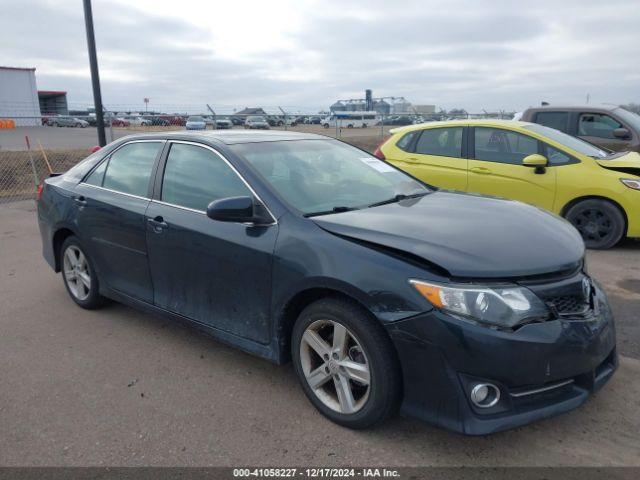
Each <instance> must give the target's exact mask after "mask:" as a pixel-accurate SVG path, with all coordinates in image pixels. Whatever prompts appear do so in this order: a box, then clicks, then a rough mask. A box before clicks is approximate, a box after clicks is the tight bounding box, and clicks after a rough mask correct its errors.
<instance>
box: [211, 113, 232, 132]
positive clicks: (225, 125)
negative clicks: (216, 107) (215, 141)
mask: <svg viewBox="0 0 640 480" xmlns="http://www.w3.org/2000/svg"><path fill="white" fill-rule="evenodd" d="M215 125H216V128H217V129H218V130H226V129H229V128H231V127H232V126H233V124H232V123H231V120H230V119H229V117H220V116H216V123H215Z"/></svg>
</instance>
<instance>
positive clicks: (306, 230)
mask: <svg viewBox="0 0 640 480" xmlns="http://www.w3.org/2000/svg"><path fill="white" fill-rule="evenodd" d="M38 221H39V225H40V231H41V235H42V241H43V252H44V257H45V259H46V260H47V262H48V263H49V264H50V265H51V267H52V268H53V269H54V270H55V271H57V272H62V279H63V281H64V284H65V286H66V289H67V291H68V293H69V295H70V297H71V299H72V300H73V301H74V302H75V303H77V304H78V305H79V306H80V307H83V308H89V309H93V308H98V307H100V306H101V305H103V304H104V303H105V302H106V301H107V299H112V300H117V301H120V302H123V303H125V304H128V305H131V306H134V307H136V308H140V309H143V310H146V311H149V312H152V313H154V314H157V315H163V316H167V317H170V318H172V319H175V320H179V321H184V322H187V323H190V324H192V325H195V326H196V327H198V328H200V329H202V330H204V331H206V332H208V333H210V334H211V335H213V336H215V337H216V338H218V339H220V340H221V341H224V342H226V343H229V344H231V345H234V346H236V347H239V348H242V349H243V350H245V351H247V352H250V353H253V354H256V355H259V356H261V357H264V358H266V359H269V360H271V361H273V362H276V363H285V362H288V361H293V365H294V368H295V371H296V374H297V375H298V378H299V380H300V383H301V385H302V388H303V390H304V392H305V394H306V395H307V397H308V398H309V400H310V401H311V403H313V405H314V406H315V407H316V408H317V409H318V410H319V411H320V412H321V413H322V414H323V415H325V416H326V417H328V418H330V419H331V420H333V421H334V422H337V423H339V424H341V425H345V426H347V427H351V428H364V427H368V426H371V425H373V424H375V423H377V422H380V421H382V420H384V419H385V418H387V417H389V416H390V415H392V414H393V413H394V412H396V411H397V410H398V409H401V410H402V411H403V412H404V413H405V414H407V415H411V416H413V417H416V418H419V419H423V420H426V421H429V422H432V423H434V424H437V425H440V426H442V427H446V428H449V429H452V430H455V431H458V432H463V433H467V434H485V433H490V432H494V431H498V430H503V429H506V428H512V427H515V426H519V425H523V424H526V423H529V422H531V421H533V420H536V419H541V418H547V417H549V416H552V415H556V414H559V413H561V412H565V411H568V410H571V409H573V408H576V407H578V406H579V405H581V404H582V403H583V402H585V400H586V399H587V398H588V397H589V396H590V394H591V393H592V392H594V391H596V390H598V389H599V388H600V387H602V385H604V384H605V383H606V382H607V380H608V379H609V378H610V377H611V376H612V375H613V373H614V371H615V369H616V366H617V356H616V349H615V329H614V323H613V318H612V315H611V310H610V308H609V305H608V302H607V299H606V298H605V295H604V293H603V292H602V290H601V288H600V287H599V286H598V284H597V283H596V282H595V281H593V280H592V279H591V277H590V276H589V274H588V272H587V271H586V268H585V265H584V245H583V243H582V239H581V237H580V235H579V234H578V232H577V231H576V230H575V229H574V228H573V227H572V226H571V225H570V224H569V223H567V222H565V221H564V220H562V219H560V218H558V217H556V216H554V215H552V214H550V213H546V212H544V211H542V210H540V209H537V208H534V207H531V206H528V205H524V204H521V203H518V202H512V201H507V200H500V199H495V198H490V197H480V196H473V195H466V194H461V193H454V192H448V191H441V190H437V189H434V188H431V187H429V186H427V185H425V184H423V183H421V182H419V181H417V180H415V179H414V178H412V177H411V176H409V175H407V174H405V173H403V172H402V171H400V170H398V169H396V168H395V167H393V166H392V165H390V164H388V163H386V162H384V161H382V160H379V159H377V158H375V157H373V156H371V155H370V154H368V153H366V152H363V151H361V150H359V149H357V148H355V147H352V146H350V145H347V144H344V143H342V142H339V141H337V140H334V139H331V138H327V137H322V136H318V135H304V134H299V133H291V132H244V131H228V132H217V131H211V132H199V133H195V132H194V133H192V134H189V133H188V132H175V133H157V134H149V135H137V136H130V137H125V138H122V139H120V140H118V141H116V142H114V143H112V144H110V145H108V146H107V147H106V148H104V149H102V150H100V151H98V152H96V153H95V154H93V155H91V156H90V157H88V158H87V159H86V160H84V161H83V162H81V163H80V164H78V165H76V166H75V167H74V168H72V169H71V170H69V171H68V172H67V173H65V174H64V175H60V176H54V177H52V178H49V179H47V180H46V181H45V182H44V185H43V186H42V188H41V189H40V198H39V201H38ZM61 301H62V300H61ZM50 308H51V310H52V312H53V313H54V312H55V309H56V307H55V305H51V306H50ZM52 321H55V313H54V314H53V315H52ZM115 328H117V326H115ZM220 388H224V385H221V386H220Z"/></svg>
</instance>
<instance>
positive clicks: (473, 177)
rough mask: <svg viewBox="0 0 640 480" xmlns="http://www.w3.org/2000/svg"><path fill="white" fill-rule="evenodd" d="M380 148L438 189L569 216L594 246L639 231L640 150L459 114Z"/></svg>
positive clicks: (412, 129)
mask: <svg viewBox="0 0 640 480" xmlns="http://www.w3.org/2000/svg"><path fill="white" fill-rule="evenodd" d="M391 133H392V136H391V137H390V138H389V139H388V140H387V141H386V142H384V143H383V144H382V145H381V146H380V147H378V149H377V150H376V152H375V155H376V156H377V157H378V158H381V159H384V160H386V161H388V162H390V163H392V164H393V165H395V166H397V167H398V168H400V169H402V170H404V171H406V172H408V173H409V174H411V175H413V176H414V177H416V178H418V179H420V180H422V181H423V182H425V183H427V184H430V185H434V186H436V187H439V188H444V189H451V190H459V191H463V192H473V193H481V194H486V195H494V196H498V197H504V198H508V199H513V200H519V201H522V202H526V203H530V204H532V205H536V206H539V207H542V208H545V209H547V210H550V211H552V212H554V213H557V214H558V215H561V216H563V217H565V218H566V219H567V220H569V221H570V222H571V223H572V224H573V225H574V226H575V227H576V228H577V229H578V231H579V232H580V233H581V234H582V238H584V241H585V244H586V245H587V247H590V248H599V249H604V248H610V247H612V246H614V245H615V244H616V243H618V242H619V241H620V239H621V238H622V237H624V236H625V235H626V236H628V237H640V155H639V154H638V153H628V152H622V153H612V152H608V151H605V150H602V149H600V148H598V147H596V146H594V145H592V144H590V143H587V142H585V141H583V140H580V139H578V138H575V137H571V136H569V135H567V134H565V133H562V132H560V131H558V130H554V129H551V128H548V127H545V126H542V125H538V124H535V123H526V122H516V121H508V120H454V121H446V122H432V123H427V124H421V125H411V126H407V127H402V128H396V129H393V130H391Z"/></svg>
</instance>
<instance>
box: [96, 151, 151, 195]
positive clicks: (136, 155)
mask: <svg viewBox="0 0 640 480" xmlns="http://www.w3.org/2000/svg"><path fill="white" fill-rule="evenodd" d="M161 148H162V142H136V143H130V144H128V145H125V146H123V147H121V148H119V149H118V150H116V151H115V152H114V153H113V155H111V158H110V159H109V163H108V165H107V167H106V172H105V174H104V180H103V182H102V186H103V187H104V188H108V189H110V190H115V191H116V192H122V193H128V194H129V195H136V196H138V197H145V198H146V197H147V193H148V191H149V180H150V178H151V172H152V171H153V165H154V163H155V161H156V157H157V156H158V153H159V152H160V149H161ZM94 173H95V172H94Z"/></svg>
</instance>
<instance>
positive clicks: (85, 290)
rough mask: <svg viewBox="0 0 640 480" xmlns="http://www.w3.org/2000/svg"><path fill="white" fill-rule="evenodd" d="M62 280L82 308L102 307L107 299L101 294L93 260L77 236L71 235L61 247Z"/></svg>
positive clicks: (72, 297)
mask: <svg viewBox="0 0 640 480" xmlns="http://www.w3.org/2000/svg"><path fill="white" fill-rule="evenodd" d="M60 264H61V270H62V280H63V281H64V286H65V287H66V289H67V292H68V293H69V296H70V297H71V299H72V300H73V301H74V302H76V303H77V304H78V305H79V306H81V307H82V308H86V309H87V310H94V309H96V308H100V307H101V306H103V305H104V304H105V302H106V299H105V298H104V297H103V296H102V295H100V286H99V284H98V276H97V275H96V271H95V268H94V266H93V262H92V261H91V259H90V257H89V255H88V254H87V253H86V251H85V249H84V247H83V246H82V244H81V243H80V241H79V240H78V238H77V237H75V236H70V237H67V239H66V240H65V241H64V242H63V243H62V246H61V247H60Z"/></svg>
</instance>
